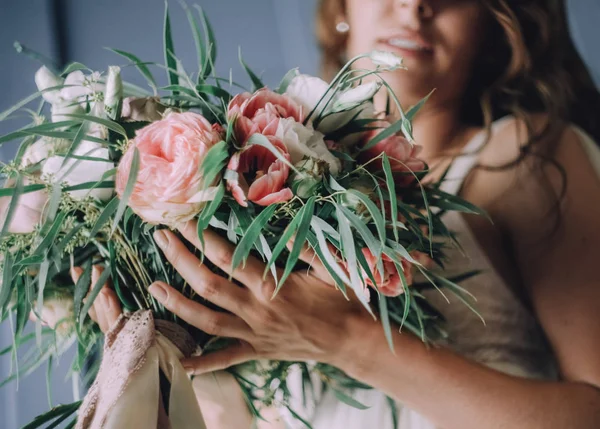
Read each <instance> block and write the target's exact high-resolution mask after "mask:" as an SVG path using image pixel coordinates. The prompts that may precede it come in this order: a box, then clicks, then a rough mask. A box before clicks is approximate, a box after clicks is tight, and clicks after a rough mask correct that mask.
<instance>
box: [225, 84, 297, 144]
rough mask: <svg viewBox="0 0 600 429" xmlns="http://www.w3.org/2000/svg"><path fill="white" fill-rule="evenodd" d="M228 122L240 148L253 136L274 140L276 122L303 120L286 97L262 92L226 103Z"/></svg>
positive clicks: (271, 92) (268, 90) (294, 105)
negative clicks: (262, 135) (233, 127)
mask: <svg viewBox="0 0 600 429" xmlns="http://www.w3.org/2000/svg"><path fill="white" fill-rule="evenodd" d="M227 118H228V119H229V120H233V119H234V118H237V119H236V121H235V135H236V138H237V139H238V142H239V143H240V144H242V145H243V144H245V143H246V142H247V141H248V138H249V137H250V136H251V135H252V134H264V135H270V136H274V135H275V133H276V132H277V127H278V125H279V120H280V119H284V118H292V119H294V120H295V121H296V122H302V121H303V120H304V112H303V108H302V106H301V105H300V104H298V103H296V102H295V101H294V100H292V99H291V98H290V97H288V96H286V95H281V94H277V93H276V92H273V91H271V90H270V89H267V88H263V89H259V90H258V91H256V92H255V93H254V94H250V93H248V92H245V93H243V94H238V95H236V96H235V97H234V98H233V100H231V102H230V103H229V107H228V112H227Z"/></svg>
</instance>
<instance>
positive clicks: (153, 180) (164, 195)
mask: <svg viewBox="0 0 600 429" xmlns="http://www.w3.org/2000/svg"><path fill="white" fill-rule="evenodd" d="M220 140H221V135H220V132H219V127H218V126H212V125H211V124H210V123H209V122H208V121H207V120H206V119H205V118H204V117H203V116H202V115H199V114H197V113H193V112H186V113H171V114H169V115H168V116H167V117H165V118H164V119H162V120H160V121H158V122H154V123H152V124H150V125H148V126H147V127H144V128H142V129H141V130H139V131H138V132H137V133H136V137H135V139H134V140H133V142H132V144H131V146H130V147H129V149H128V150H127V152H126V153H125V155H123V158H122V159H121V162H120V163H119V167H118V169H117V178H116V191H117V194H118V195H119V197H122V196H123V192H125V186H126V185H127V179H128V178H129V173H130V169H131V162H132V160H133V154H134V149H135V148H137V149H138V151H139V159H140V163H139V172H138V176H137V181H136V183H135V186H134V189H133V192H132V193H131V195H130V198H129V203H128V205H129V207H131V209H132V210H133V211H134V212H135V213H136V214H138V215H139V216H140V217H141V218H142V219H143V220H144V221H145V222H148V223H151V224H164V225H169V226H175V225H177V224H178V223H181V222H186V221H188V220H190V219H192V218H193V217H194V216H195V215H196V214H198V213H199V212H200V211H201V210H202V207H204V205H205V204H206V202H207V201H210V200H211V199H212V198H213V197H214V191H215V188H214V187H211V188H208V189H206V190H202V187H203V183H202V176H201V174H200V172H199V167H200V165H201V164H202V161H203V159H204V157H205V156H206V153H207V152H208V151H209V149H210V148H211V147H212V146H214V145H215V144H216V143H218V142H219V141H220ZM209 185H210V184H209Z"/></svg>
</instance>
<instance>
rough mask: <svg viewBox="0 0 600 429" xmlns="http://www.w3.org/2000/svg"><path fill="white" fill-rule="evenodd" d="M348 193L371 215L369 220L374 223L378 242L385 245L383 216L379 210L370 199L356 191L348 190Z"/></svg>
mask: <svg viewBox="0 0 600 429" xmlns="http://www.w3.org/2000/svg"><path fill="white" fill-rule="evenodd" d="M347 192H348V193H350V194H352V195H354V196H356V197H357V198H358V199H359V200H360V201H361V203H363V205H364V206H365V207H366V208H367V210H368V211H369V213H370V214H371V218H372V219H373V222H375V227H376V228H377V233H378V235H379V241H381V242H382V243H385V240H386V233H385V221H384V220H383V215H382V214H381V210H379V208H378V207H377V206H376V205H375V203H374V202H373V201H371V199H370V198H369V197H368V196H367V195H365V194H363V193H362V192H360V191H357V190H356V189H349V190H348V191H347Z"/></svg>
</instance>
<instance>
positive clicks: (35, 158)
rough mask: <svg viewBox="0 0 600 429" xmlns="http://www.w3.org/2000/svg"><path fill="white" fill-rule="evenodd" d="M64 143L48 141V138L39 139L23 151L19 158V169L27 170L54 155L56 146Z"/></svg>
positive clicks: (54, 140)
mask: <svg viewBox="0 0 600 429" xmlns="http://www.w3.org/2000/svg"><path fill="white" fill-rule="evenodd" d="M64 143H65V140H57V139H50V138H48V137H42V138H40V139H39V140H37V141H36V142H35V143H33V144H31V145H29V146H28V147H27V149H25V153H24V154H23V157H22V158H21V167H23V168H27V167H29V166H31V165H35V164H37V163H39V162H41V161H43V160H45V159H47V158H48V157H49V156H50V155H51V154H53V153H54V151H55V150H56V148H57V146H58V145H64Z"/></svg>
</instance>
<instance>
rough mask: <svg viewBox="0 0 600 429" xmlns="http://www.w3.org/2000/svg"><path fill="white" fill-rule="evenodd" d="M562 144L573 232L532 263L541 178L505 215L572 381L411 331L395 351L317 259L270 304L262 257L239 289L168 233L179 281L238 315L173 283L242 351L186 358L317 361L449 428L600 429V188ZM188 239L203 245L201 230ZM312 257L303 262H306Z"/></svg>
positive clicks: (212, 248) (209, 237) (224, 363)
mask: <svg viewBox="0 0 600 429" xmlns="http://www.w3.org/2000/svg"><path fill="white" fill-rule="evenodd" d="M560 146H561V148H562V149H560V148H559V153H558V156H557V158H558V160H559V162H561V163H562V164H563V167H564V168H565V169H566V170H567V174H568V177H569V180H570V184H569V188H568V191H567V196H566V201H570V204H571V205H572V206H571V207H572V208H571V209H570V210H568V211H563V219H562V222H563V224H562V225H563V226H561V229H564V231H563V232H562V233H561V234H560V235H558V236H550V237H549V238H548V239H549V240H551V241H549V242H547V243H546V244H545V245H543V246H542V248H543V249H542V250H541V251H540V250H539V249H538V250H537V251H538V252H539V253H537V254H536V256H535V257H533V254H532V252H533V249H534V247H532V246H534V244H533V243H538V244H539V241H536V240H532V238H534V237H535V236H536V235H537V233H538V231H537V230H535V231H534V230H533V228H534V226H535V227H536V228H537V226H540V225H541V224H542V223H544V222H541V221H540V218H539V215H540V213H543V214H547V213H546V209H547V207H545V206H544V205H543V204H541V203H540V200H541V199H540V198H539V195H537V194H530V195H527V192H530V191H531V192H539V189H538V188H537V187H536V186H532V187H531V189H529V187H528V185H529V183H538V184H539V182H536V181H535V180H534V179H536V177H528V178H525V183H524V185H523V186H524V187H525V188H527V189H525V190H521V189H519V186H514V183H513V188H514V189H513V190H514V200H513V203H511V199H510V198H509V199H507V200H506V204H503V206H504V207H505V208H504V209H503V210H502V211H501V212H499V213H498V215H499V217H500V218H501V219H502V223H503V224H504V225H505V226H506V228H507V231H508V232H509V233H510V234H511V237H512V238H513V241H514V243H515V245H514V246H515V250H516V254H517V258H518V262H517V263H518V265H519V269H520V271H521V272H522V277H523V279H524V280H525V281H527V282H528V284H529V286H530V288H531V293H530V295H531V298H532V300H533V303H534V307H535V310H536V312H537V314H538V316H539V319H540V322H541V324H542V326H543V328H544V330H545V331H546V334H547V335H548V337H549V338H550V340H551V343H552V345H553V347H554V349H555V352H556V355H557V357H558V359H559V361H560V367H561V370H562V376H563V379H564V380H563V381H560V382H541V381H532V380H527V379H522V378H516V377H511V376H508V375H504V374H501V373H499V372H496V371H494V370H491V369H487V368H485V367H484V366H482V365H480V364H478V363H475V362H471V361H469V360H467V359H465V358H463V357H460V356H458V355H456V354H454V353H452V352H451V351H449V350H444V349H428V348H426V347H425V346H424V345H423V344H422V343H421V342H420V341H419V340H418V339H416V338H414V337H413V336H411V335H410V334H406V333H404V334H396V335H395V338H394V340H395V341H394V343H395V354H392V353H391V352H390V350H389V347H388V345H387V342H386V340H385V338H384V335H383V330H382V328H381V326H380V325H379V324H378V323H376V322H374V321H372V320H371V319H370V318H369V317H368V316H366V312H365V311H364V310H363V309H362V308H361V307H360V305H359V304H357V303H356V302H353V301H346V300H345V299H343V298H342V297H341V294H340V293H339V291H335V290H333V289H332V288H331V285H330V282H327V281H325V280H326V279H327V274H326V272H324V271H323V268H322V267H320V266H319V264H318V262H316V263H314V264H313V268H314V271H313V273H312V274H311V275H306V274H304V273H294V274H292V275H291V276H290V277H289V278H288V281H287V282H286V285H285V286H284V287H283V288H282V289H281V290H280V291H279V293H278V294H277V296H276V297H275V298H273V299H271V297H272V293H273V291H274V287H275V285H274V281H273V280H272V279H269V278H267V279H266V280H264V279H263V271H264V265H263V264H262V263H261V262H260V261H258V260H257V259H255V258H249V260H248V262H247V264H246V267H245V268H244V269H236V270H234V271H233V272H231V275H232V276H233V277H234V278H236V279H237V280H239V281H240V282H242V283H244V284H245V285H246V286H247V289H241V288H238V287H236V286H235V285H234V284H233V283H231V282H228V281H227V280H226V279H223V278H220V277H218V276H216V275H214V274H213V273H211V272H210V271H209V270H208V269H207V268H206V267H205V266H202V265H200V264H199V262H198V260H197V259H196V258H195V257H194V256H193V255H192V254H191V253H190V252H189V251H187V249H186V248H185V246H184V245H183V244H182V243H181V242H180V241H179V240H178V239H177V238H176V236H175V235H173V234H171V233H170V232H161V233H159V234H158V235H157V236H156V239H157V243H158V244H159V246H160V247H161V248H162V249H163V251H164V252H165V255H166V257H167V258H168V259H169V260H170V261H171V262H172V263H173V265H174V266H175V267H176V268H177V269H178V271H179V272H180V273H181V275H182V276H183V277H184V278H186V280H188V282H189V283H190V284H191V286H192V287H193V288H194V289H195V290H196V292H197V293H199V294H200V295H201V296H203V297H205V298H206V299H208V300H210V301H212V302H214V303H215V304H217V305H219V306H221V307H222V308H225V309H227V310H229V311H230V312H231V314H224V313H216V312H214V311H212V310H209V309H208V308H206V307H203V306H201V305H199V304H197V303H194V302H191V301H190V300H187V299H186V298H184V297H183V296H181V295H180V294H179V293H178V292H177V291H176V290H174V289H172V288H170V287H169V286H168V285H165V284H155V285H153V286H151V288H150V291H151V293H152V294H153V295H154V296H155V297H156V298H157V299H158V300H159V301H161V302H162V303H163V304H164V305H165V306H166V307H167V308H168V309H169V310H171V311H173V312H175V313H176V314H178V315H180V316H181V317H182V318H183V319H185V320H187V321H188V322H189V323H192V324H194V325H196V326H197V327H199V328H200V329H203V330H205V331H206V332H208V333H211V334H214V335H221V336H229V337H233V338H238V339H239V340H240V341H239V343H238V345H237V346H234V347H230V348H228V349H225V350H222V351H217V352H214V353H211V354H208V355H206V356H202V357H199V358H193V359H189V360H187V361H186V364H187V365H188V366H189V367H190V368H192V370H193V371H195V372H197V373H203V372H206V371H213V370H218V369H222V368H226V367H229V366H231V365H234V364H238V363H242V362H244V361H247V360H252V359H256V358H267V359H281V360H317V361H320V362H325V363H331V364H333V365H336V366H338V367H340V368H341V369H343V370H345V371H347V372H348V373H349V374H350V375H352V376H354V377H356V378H357V379H359V380H361V381H363V382H365V383H367V384H370V385H371V386H373V387H375V388H377V389H380V390H382V391H383V392H385V393H387V394H388V395H389V396H391V397H393V398H395V399H397V400H399V401H400V402H403V403H405V404H407V405H408V406H409V407H411V408H413V409H415V410H417V411H419V412H421V413H422V414H423V415H425V416H426V417H427V418H429V419H430V420H432V421H433V422H434V423H435V424H436V425H438V426H440V427H443V428H444V429H467V428H477V429H492V428H493V429H496V428H511V429H512V428H523V429H530V428H531V429H533V428H536V429H537V428H540V429H542V428H543V429H566V428H573V429H587V428H590V429H591V428H598V427H600V389H599V386H600V360H599V359H598V356H600V323H599V322H598V320H597V318H598V315H599V314H600V311H599V310H600V287H599V279H598V275H597V273H596V272H595V267H596V265H597V264H598V261H600V253H599V250H598V244H599V243H600V225H599V224H598V219H600V204H598V203H597V201H598V197H599V196H600V186H599V185H598V179H597V178H596V177H595V175H594V174H593V172H592V171H591V168H590V167H589V165H587V164H586V159H585V156H584V154H583V152H582V151H581V148H580V147H579V146H578V145H577V144H576V142H574V141H573V140H572V136H571V138H569V135H566V137H565V139H564V141H563V142H561V145H560ZM575 176H576V177H575ZM521 184H522V183H521V182H519V184H518V185H521ZM527 202H529V204H527ZM494 214H496V213H494ZM532 222H537V223H536V224H532ZM520 225H522V226H521V227H520ZM181 232H182V233H183V235H184V236H185V237H186V238H187V239H188V240H189V241H190V242H192V243H194V244H195V245H196V246H198V247H199V246H200V243H199V240H198V238H197V235H196V227H195V225H194V224H193V223H192V224H188V225H187V226H186V227H184V228H182V230H181ZM204 240H205V246H204V248H203V250H204V253H205V256H206V257H207V258H208V259H210V260H211V261H212V262H214V263H215V264H216V265H217V266H219V267H220V268H222V269H223V270H225V271H226V272H228V273H229V272H230V271H231V270H230V266H231V257H232V254H233V249H234V248H233V246H232V245H231V244H230V243H229V242H227V240H225V239H222V238H220V237H219V236H218V235H216V234H215V233H213V232H210V231H207V232H206V233H205V236H204ZM313 257H314V255H311V254H309V253H308V252H307V253H304V254H303V255H302V258H303V259H304V260H305V261H308V262H311V261H312V260H313ZM532 258H533V259H532Z"/></svg>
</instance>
